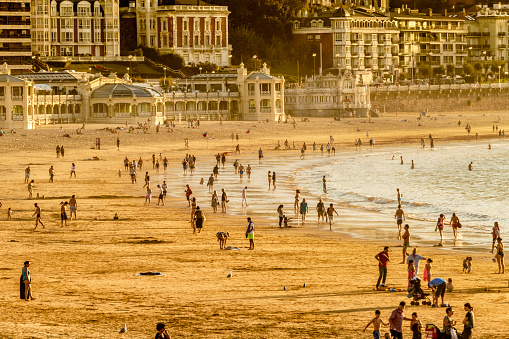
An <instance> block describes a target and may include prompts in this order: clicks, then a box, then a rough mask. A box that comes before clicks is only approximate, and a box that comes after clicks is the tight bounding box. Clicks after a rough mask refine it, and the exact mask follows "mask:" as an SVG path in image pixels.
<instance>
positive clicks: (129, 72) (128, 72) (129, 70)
mask: <svg viewBox="0 0 509 339" xmlns="http://www.w3.org/2000/svg"><path fill="white" fill-rule="evenodd" d="M127 74H131V67H127ZM130 77H131V76H130V75H129V78H130Z"/></svg>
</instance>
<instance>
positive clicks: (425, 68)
mask: <svg viewBox="0 0 509 339" xmlns="http://www.w3.org/2000/svg"><path fill="white" fill-rule="evenodd" d="M419 74H420V75H422V77H423V78H427V77H429V76H430V74H431V67H429V65H425V64H424V65H421V66H419Z"/></svg>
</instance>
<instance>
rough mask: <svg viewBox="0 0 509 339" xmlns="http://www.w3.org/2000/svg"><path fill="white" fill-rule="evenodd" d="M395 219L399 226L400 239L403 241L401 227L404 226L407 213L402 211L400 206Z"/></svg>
mask: <svg viewBox="0 0 509 339" xmlns="http://www.w3.org/2000/svg"><path fill="white" fill-rule="evenodd" d="M398 196H399V190H398ZM394 219H396V224H397V225H398V239H399V240H401V226H402V225H403V221H405V212H404V211H403V210H402V209H401V205H398V209H397V210H396V214H394Z"/></svg>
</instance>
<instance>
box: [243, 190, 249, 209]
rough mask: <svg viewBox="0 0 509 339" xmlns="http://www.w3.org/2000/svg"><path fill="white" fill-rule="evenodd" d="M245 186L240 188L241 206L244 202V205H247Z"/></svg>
mask: <svg viewBox="0 0 509 339" xmlns="http://www.w3.org/2000/svg"><path fill="white" fill-rule="evenodd" d="M246 198H247V186H246V187H244V188H243V189H242V207H244V203H245V204H246V207H247V206H249V205H248V204H247V199H246Z"/></svg>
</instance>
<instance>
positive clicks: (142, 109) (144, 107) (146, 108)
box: [137, 102, 150, 114]
mask: <svg viewBox="0 0 509 339" xmlns="http://www.w3.org/2000/svg"><path fill="white" fill-rule="evenodd" d="M137 111H138V114H143V113H150V104H149V103H148V102H142V103H139V104H138V108H137Z"/></svg>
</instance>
